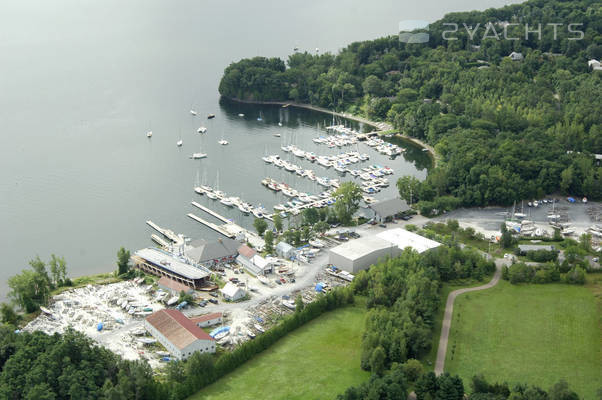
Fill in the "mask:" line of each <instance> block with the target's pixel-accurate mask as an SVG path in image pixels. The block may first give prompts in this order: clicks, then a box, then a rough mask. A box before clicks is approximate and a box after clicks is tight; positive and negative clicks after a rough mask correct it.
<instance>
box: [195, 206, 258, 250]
mask: <svg viewBox="0 0 602 400" xmlns="http://www.w3.org/2000/svg"><path fill="white" fill-rule="evenodd" d="M191 204H192V205H193V206H195V207H197V208H199V209H201V210H203V211H204V212H206V213H207V214H209V215H211V216H213V217H215V218H217V219H219V220H220V221H223V222H224V223H223V224H222V225H218V224H214V223H213V222H209V221H207V220H205V219H203V218H201V217H199V216H197V215H195V214H193V213H188V214H186V215H187V216H188V218H191V219H193V220H195V221H196V222H198V223H201V224H203V225H205V226H206V227H208V228H211V229H213V230H214V231H216V232H218V233H220V234H222V235H224V236H226V237H228V238H231V239H234V238H236V237H238V236H240V235H241V234H243V235H244V236H245V238H246V240H247V241H249V243H251V244H252V245H253V246H254V247H256V248H263V246H264V245H265V242H264V240H263V239H262V238H261V237H260V236H259V235H257V234H255V233H253V232H250V231H248V230H246V229H245V228H243V227H242V226H240V225H238V224H236V223H234V222H233V221H232V220H230V219H228V218H226V217H224V216H223V215H220V214H218V213H217V212H215V211H213V210H211V209H209V208H207V207H205V206H203V205H201V204H199V203H197V202H196V201H193V202H192V203H191Z"/></svg>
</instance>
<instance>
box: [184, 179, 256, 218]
mask: <svg viewBox="0 0 602 400" xmlns="http://www.w3.org/2000/svg"><path fill="white" fill-rule="evenodd" d="M194 191H195V192H196V193H197V194H199V195H201V196H202V195H205V196H207V197H208V198H209V199H211V200H216V201H219V202H220V203H221V204H223V205H225V206H226V207H231V208H234V207H236V208H238V210H239V211H240V212H241V213H243V214H245V215H249V214H253V215H254V216H255V217H256V218H263V217H265V215H266V213H267V210H266V209H265V208H264V207H263V206H261V205H259V206H258V207H254V206H253V205H252V204H251V203H247V202H246V201H243V200H242V199H241V198H240V197H235V196H228V195H226V193H224V192H222V191H221V190H218V189H213V188H212V187H211V186H207V185H200V186H197V187H195V188H194Z"/></svg>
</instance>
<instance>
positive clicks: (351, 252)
mask: <svg viewBox="0 0 602 400" xmlns="http://www.w3.org/2000/svg"><path fill="white" fill-rule="evenodd" d="M400 253H401V250H400V249H399V247H397V246H396V245H395V244H393V243H391V242H389V241H387V240H384V239H381V238H379V237H377V236H364V237H361V238H359V239H355V240H350V241H348V242H346V243H343V244H341V245H339V246H336V247H333V248H332V249H330V250H329V254H328V261H329V263H330V264H332V265H334V266H335V267H337V268H340V269H342V270H344V271H347V272H351V273H352V274H355V273H357V272H358V271H361V270H363V269H367V268H368V267H370V266H371V265H373V264H376V263H377V262H378V260H379V259H382V258H386V257H396V256H398V255H399V254H400Z"/></svg>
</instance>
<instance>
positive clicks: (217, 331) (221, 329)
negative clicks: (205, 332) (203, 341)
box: [209, 326, 230, 338]
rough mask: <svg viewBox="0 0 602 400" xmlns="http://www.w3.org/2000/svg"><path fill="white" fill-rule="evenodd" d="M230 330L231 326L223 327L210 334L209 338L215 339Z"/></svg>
mask: <svg viewBox="0 0 602 400" xmlns="http://www.w3.org/2000/svg"><path fill="white" fill-rule="evenodd" d="M229 330H230V327H229V326H221V327H219V328H216V329H214V330H212V331H211V333H210V334H209V336H211V337H212V338H214V337H215V336H216V335H219V334H220V333H222V332H228V331H229Z"/></svg>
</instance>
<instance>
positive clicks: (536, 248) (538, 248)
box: [518, 244, 556, 254]
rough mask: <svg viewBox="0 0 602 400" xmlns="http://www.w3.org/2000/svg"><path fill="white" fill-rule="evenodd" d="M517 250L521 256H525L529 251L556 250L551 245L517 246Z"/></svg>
mask: <svg viewBox="0 0 602 400" xmlns="http://www.w3.org/2000/svg"><path fill="white" fill-rule="evenodd" d="M518 250H519V251H520V253H521V254H527V253H528V252H529V251H541V250H544V251H555V250H556V248H555V247H554V246H552V245H544V244H519V245H518Z"/></svg>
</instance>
